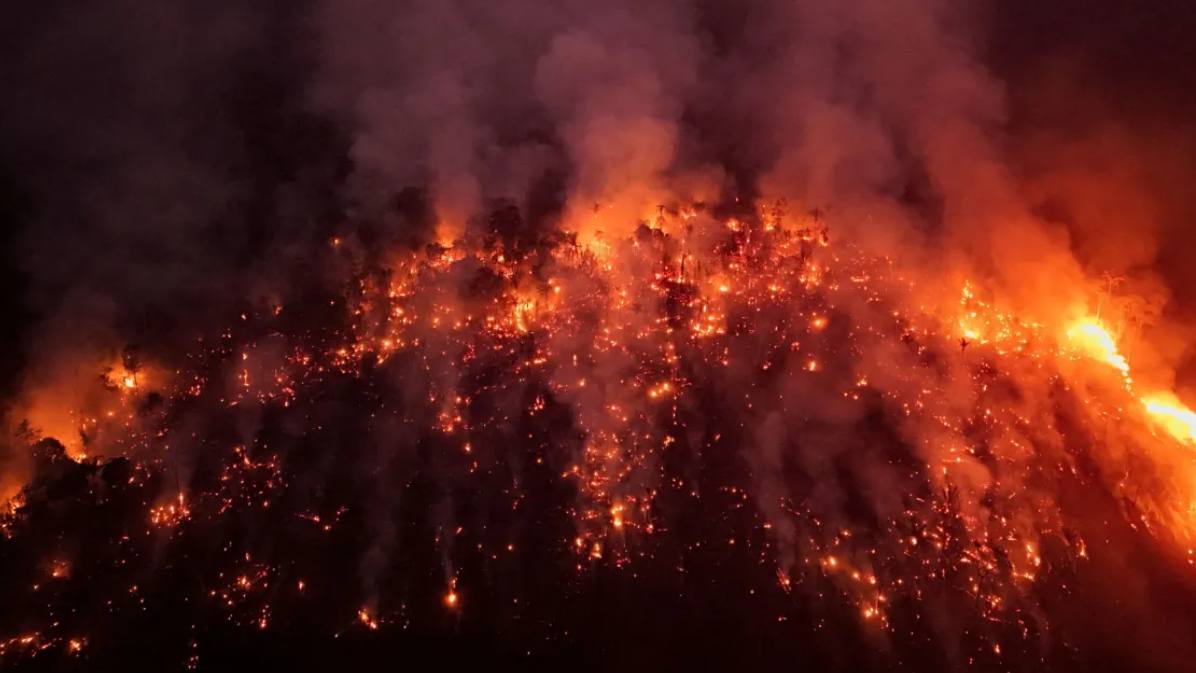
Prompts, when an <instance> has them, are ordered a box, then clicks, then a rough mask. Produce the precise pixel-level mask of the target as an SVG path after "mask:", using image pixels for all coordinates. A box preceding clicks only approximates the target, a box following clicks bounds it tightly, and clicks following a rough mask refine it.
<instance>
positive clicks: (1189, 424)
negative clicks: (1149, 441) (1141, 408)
mask: <svg viewBox="0 0 1196 673" xmlns="http://www.w3.org/2000/svg"><path fill="white" fill-rule="evenodd" d="M1142 402H1143V404H1145V405H1146V410H1147V411H1149V412H1150V413H1151V414H1154V415H1155V417H1156V418H1157V419H1158V421H1159V423H1161V424H1162V426H1163V427H1164V428H1166V429H1167V431H1168V432H1170V433H1171V434H1172V435H1173V436H1175V438H1176V439H1179V440H1181V441H1188V442H1193V443H1196V412H1193V411H1192V410H1191V409H1189V408H1187V407H1186V406H1184V405H1183V404H1182V403H1180V402H1178V401H1165V400H1164V399H1162V398H1161V397H1153V398H1147V399H1143V400H1142Z"/></svg>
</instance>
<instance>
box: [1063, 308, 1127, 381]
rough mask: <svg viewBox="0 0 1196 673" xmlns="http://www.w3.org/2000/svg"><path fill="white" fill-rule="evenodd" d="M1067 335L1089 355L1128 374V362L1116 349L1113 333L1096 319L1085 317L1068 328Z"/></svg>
mask: <svg viewBox="0 0 1196 673" xmlns="http://www.w3.org/2000/svg"><path fill="white" fill-rule="evenodd" d="M1067 336H1068V338H1070V339H1072V340H1073V341H1074V342H1076V343H1077V344H1078V345H1079V346H1080V347H1081V348H1083V349H1084V350H1086V351H1087V352H1088V353H1089V354H1090V355H1092V356H1094V357H1097V358H1100V359H1102V360H1104V361H1105V362H1107V363H1108V364H1109V365H1111V366H1113V367H1114V368H1115V369H1117V370H1118V371H1120V372H1121V373H1122V374H1124V375H1126V376H1128V375H1129V372H1130V365H1129V362H1127V361H1126V359H1125V356H1123V355H1122V354H1121V353H1120V352H1119V351H1118V348H1117V342H1116V341H1115V340H1114V339H1113V335H1112V334H1109V331H1108V330H1106V329H1105V328H1104V327H1103V326H1101V324H1100V323H1098V322H1097V321H1096V320H1092V319H1086V320H1084V321H1082V322H1080V323H1079V324H1077V325H1076V326H1075V327H1072V328H1071V329H1070V330H1068V332H1067Z"/></svg>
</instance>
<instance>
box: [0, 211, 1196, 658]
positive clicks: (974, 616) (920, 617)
mask: <svg viewBox="0 0 1196 673" xmlns="http://www.w3.org/2000/svg"><path fill="white" fill-rule="evenodd" d="M738 212H739V216H738V217H730V216H727V215H725V214H722V213H717V214H716V212H715V211H714V210H713V209H707V208H706V207H705V206H704V205H702V204H697V205H685V206H684V207H677V208H663V207H662V208H661V209H660V211H659V213H658V214H657V215H656V216H655V217H653V218H648V219H645V220H643V221H642V222H641V223H640V224H639V225H638V228H636V229H634V230H633V231H632V233H631V234H630V235H624V236H615V235H607V234H605V233H602V232H596V233H595V234H594V235H593V236H592V239H591V240H590V241H589V242H587V243H585V244H581V243H579V242H578V237H577V236H576V235H572V234H568V233H562V232H560V231H556V230H549V231H535V230H534V229H532V228H528V227H526V226H522V225H520V224H519V222H518V218H519V217H520V214H519V211H518V210H515V209H511V208H505V209H499V210H497V211H496V212H495V214H494V215H493V216H492V217H490V218H489V219H487V220H485V221H483V222H479V223H477V224H476V226H471V228H470V232H471V233H470V234H468V235H467V236H466V237H465V238H463V239H462V240H458V241H455V242H454V243H453V245H452V246H444V245H441V244H438V243H431V244H428V245H426V246H421V247H411V246H410V245H403V244H401V243H389V242H385V241H378V240H372V239H369V237H364V236H362V235H360V234H358V233H355V232H346V233H345V234H343V235H342V236H340V237H336V238H333V239H331V240H330V241H328V244H327V245H326V246H325V247H324V249H323V252H322V253H320V257H321V258H322V259H321V260H320V261H319V262H318V265H317V266H318V267H319V268H321V269H324V270H326V273H324V272H321V273H317V274H312V277H311V278H310V279H309V282H308V284H307V285H306V286H305V289H302V290H300V291H297V292H296V293H295V294H294V296H292V297H290V298H289V299H288V300H287V301H286V302H272V301H264V302H260V303H259V304H258V305H255V306H249V305H247V306H245V307H243V310H238V311H237V312H236V313H234V314H231V315H229V316H228V321H227V324H226V325H224V326H223V327H221V328H219V329H215V330H212V331H211V332H209V333H206V334H204V335H203V336H202V337H201V338H199V339H198V340H197V341H196V342H195V343H193V344H192V345H191V346H190V347H189V348H187V349H185V350H183V351H181V352H182V353H184V355H183V356H179V355H177V354H172V353H166V352H163V353H156V352H155V351H154V350H153V348H152V346H151V345H150V344H145V345H142V346H140V347H134V348H128V349H126V350H125V351H124V352H123V353H120V354H117V355H115V356H114V357H113V358H112V360H111V361H110V362H109V363H108V364H106V365H104V366H103V367H102V368H100V369H99V370H98V371H95V372H89V373H85V379H86V380H87V381H94V383H92V384H87V383H85V384H83V385H82V386H81V387H82V389H83V390H84V391H85V392H84V393H80V394H79V395H77V396H76V397H75V398H74V399H75V400H77V402H76V404H74V405H71V404H62V405H60V407H73V408H71V409H70V410H69V411H63V410H62V409H61V408H60V409H59V411H60V412H61V413H59V417H63V418H66V419H68V420H66V421H62V422H63V423H64V424H66V425H72V424H73V425H75V426H76V427H75V433H74V434H73V435H70V436H68V435H63V434H61V433H59V435H58V437H57V439H54V438H50V437H46V438H44V439H43V438H41V437H40V436H39V434H38V429H37V428H36V427H32V426H30V425H29V424H25V425H22V426H20V427H16V428H14V429H13V430H12V431H11V432H10V435H11V436H10V438H9V441H10V443H11V444H13V445H15V446H20V447H24V449H23V450H25V451H27V452H28V453H29V455H31V462H32V468H31V470H32V477H31V479H30V480H29V483H28V485H26V486H25V487H24V489H23V490H22V491H21V493H20V494H19V495H18V496H17V497H16V498H15V499H14V500H13V502H12V504H11V505H10V512H9V513H8V514H7V515H6V516H5V518H4V520H3V538H2V539H0V558H2V559H3V563H4V567H5V581H6V583H7V586H6V595H8V596H12V602H11V603H10V602H8V601H6V605H8V606H11V607H12V608H13V609H9V610H6V611H5V616H4V617H3V618H2V621H0V627H2V628H3V635H4V638H5V640H4V642H3V645H2V647H3V649H2V650H0V656H3V657H4V658H5V660H6V661H23V662H26V663H29V662H33V661H37V660H43V661H44V660H45V657H51V658H53V657H58V656H62V655H67V656H70V655H78V656H80V657H84V660H86V657H87V656H89V652H93V651H94V652H98V653H100V654H102V653H104V652H105V649H104V648H106V647H107V648H111V647H116V646H117V645H115V643H119V642H122V641H121V640H120V637H119V636H118V634H119V633H120V629H121V628H129V625H131V624H138V623H142V622H140V621H139V620H143V619H148V618H149V617H146V616H145V615H147V614H148V615H157V616H158V617H156V618H157V619H162V620H168V621H169V620H174V622H178V624H177V625H176V626H177V628H174V629H173V630H170V629H166V630H165V633H166V635H164V636H163V643H164V644H163V645H162V648H163V651H164V652H165V654H163V655H162V656H163V657H164V659H163V660H166V661H176V663H177V662H182V661H187V662H189V663H190V664H191V665H192V666H196V665H198V664H199V662H201V661H202V660H203V652H204V643H205V642H207V641H208V640H209V639H215V638H216V637H217V636H216V635H215V634H218V633H224V631H223V630H227V629H230V628H233V629H251V630H256V631H264V632H273V631H278V630H281V631H282V632H284V633H315V634H320V637H333V636H335V637H338V638H339V637H341V636H344V637H347V638H353V637H361V634H362V633H363V632H365V633H368V632H372V631H390V632H395V631H401V630H408V629H411V630H414V631H416V632H424V631H426V630H428V629H432V630H433V631H435V630H437V629H441V630H443V629H449V630H453V629H462V628H465V629H470V628H475V629H476V628H482V627H481V626H480V625H486V626H485V628H488V629H491V630H494V631H496V632H500V633H502V634H504V637H505V638H507V639H508V640H509V642H511V643H518V644H519V645H518V647H516V646H512V647H513V648H515V649H523V647H524V645H526V647H527V648H528V650H529V652H530V651H532V650H537V651H539V650H542V649H545V648H547V649H551V648H552V647H565V646H567V645H568V643H570V642H574V643H576V642H577V641H576V639H577V638H578V637H579V636H578V635H572V636H571V635H570V633H573V634H577V633H578V632H579V631H581V632H584V630H585V626H584V625H585V624H586V619H587V617H584V616H582V615H584V614H585V611H586V610H587V608H585V607H583V606H587V605H588V606H593V605H595V604H601V601H596V599H595V593H594V592H596V591H599V592H600V591H602V589H601V588H602V587H609V586H611V585H610V584H609V583H610V582H614V581H636V580H637V579H639V578H643V581H644V582H645V583H646V584H645V585H646V586H647V585H648V584H647V583H648V582H649V581H650V582H651V584H650V586H653V587H655V589H654V590H660V588H661V587H670V588H676V589H677V592H678V594H679V595H685V594H686V592H687V591H690V592H692V591H694V589H693V588H692V586H691V585H693V584H699V585H700V584H701V583H703V582H712V581H713V582H716V583H717V582H719V581H721V582H731V583H734V584H736V586H740V584H742V586H743V588H744V589H747V591H749V592H750V594H749V595H750V596H753V597H754V596H756V595H757V593H758V594H759V598H758V599H756V598H753V599H752V600H755V601H758V604H753V610H757V611H758V614H759V615H763V617H764V618H765V619H766V620H767V621H768V622H770V623H771V624H772V626H771V627H770V628H788V622H789V620H791V619H792V620H794V621H795V622H798V623H799V624H800V625H801V627H802V628H806V627H809V628H813V629H814V630H815V631H817V630H820V629H828V630H830V631H832V632H839V633H850V634H853V635H852V636H851V637H852V638H857V639H859V640H860V641H861V642H863V643H866V647H865V648H863V650H862V651H863V652H864V654H860V655H858V656H860V657H863V659H861V660H860V661H870V662H871V663H872V664H874V665H880V666H887V665H899V664H902V663H903V662H904V664H907V665H914V666H941V665H946V666H956V665H963V664H965V663H970V664H974V665H980V666H984V667H987V668H993V669H994V670H996V669H1001V670H1006V669H1016V668H1019V667H1036V666H1041V665H1043V664H1044V663H1050V664H1058V663H1060V662H1066V661H1067V660H1068V657H1070V656H1071V654H1070V652H1071V649H1070V645H1069V644H1068V637H1067V635H1066V634H1063V635H1058V634H1056V633H1055V632H1054V630H1053V629H1055V628H1056V627H1055V625H1054V624H1053V622H1052V618H1051V611H1052V610H1061V609H1063V608H1060V607H1059V606H1061V605H1062V606H1067V605H1069V601H1072V600H1074V599H1073V598H1070V596H1071V591H1070V590H1069V589H1068V586H1069V585H1074V583H1075V577H1076V576H1077V573H1080V572H1082V567H1083V565H1084V564H1085V563H1086V562H1087V561H1086V560H1087V558H1088V556H1089V553H1090V552H1089V545H1090V542H1089V539H1088V538H1089V535H1088V533H1087V531H1090V530H1094V531H1096V530H1102V529H1101V528H1100V525H1098V524H1096V523H1094V522H1095V521H1098V520H1103V521H1104V524H1101V525H1108V524H1107V522H1108V519H1109V518H1110V517H1112V518H1114V519H1116V520H1120V521H1123V522H1128V525H1129V526H1131V527H1136V528H1139V529H1141V530H1142V531H1144V532H1150V533H1152V534H1153V535H1155V536H1156V537H1157V538H1159V539H1160V540H1161V541H1163V543H1164V544H1165V545H1166V546H1167V548H1168V549H1172V550H1175V553H1176V555H1177V556H1182V554H1183V553H1184V550H1185V549H1186V547H1185V546H1184V545H1187V544H1189V542H1188V540H1189V539H1190V538H1189V535H1190V525H1191V519H1190V513H1189V512H1190V507H1191V499H1192V496H1193V493H1194V492H1196V491H1194V486H1196V485H1194V483H1193V475H1194V471H1193V470H1192V453H1191V451H1192V445H1191V443H1190V439H1191V438H1190V436H1189V435H1188V433H1190V432H1192V428H1191V426H1190V422H1189V424H1187V425H1186V424H1185V420H1184V419H1185V418H1188V416H1186V415H1185V414H1189V412H1186V411H1185V410H1184V409H1183V408H1182V407H1178V406H1174V405H1166V404H1164V402H1163V401H1162V399H1161V398H1160V399H1154V398H1151V399H1150V400H1143V399H1140V398H1141V395H1142V393H1141V392H1139V391H1137V390H1136V388H1135V385H1136V384H1135V383H1134V381H1133V379H1132V378H1131V377H1130V374H1129V368H1128V365H1127V364H1126V360H1125V359H1124V357H1122V356H1121V355H1120V354H1119V353H1118V350H1117V345H1116V343H1115V341H1114V340H1113V338H1112V336H1110V334H1109V332H1107V331H1106V330H1105V328H1103V327H1102V326H1101V323H1100V322H1098V321H1096V320H1094V319H1081V320H1080V321H1079V322H1078V323H1075V324H1073V325H1071V329H1070V330H1065V331H1060V330H1056V329H1055V328H1054V327H1051V326H1047V325H1043V324H1038V323H1034V322H1028V321H1023V320H1019V319H1018V318H1017V317H1015V316H1013V315H1011V314H1008V313H1004V312H1002V311H1000V310H999V309H998V308H996V306H995V305H994V304H993V303H991V302H990V301H989V300H988V299H986V298H985V297H983V296H982V293H981V292H980V291H979V290H978V289H976V287H974V286H973V285H972V284H971V283H969V282H967V281H966V280H961V281H960V283H959V284H958V286H955V287H946V288H944V287H942V286H939V287H935V288H933V290H932V291H928V290H927V289H926V288H925V287H924V286H923V285H921V284H920V283H922V282H924V281H925V280H926V279H925V277H922V276H920V275H919V274H918V273H917V272H916V271H910V270H908V269H903V268H901V267H900V266H899V265H897V264H896V263H895V262H894V261H893V260H891V259H888V258H886V257H884V256H878V255H873V254H869V253H868V252H866V251H865V250H863V249H861V248H858V247H856V246H854V245H853V244H851V243H850V242H840V241H837V240H833V239H832V233H833V232H831V231H830V230H829V229H828V228H827V226H826V224H825V223H824V221H823V216H822V214H821V213H817V212H815V213H813V214H812V215H804V216H801V217H791V216H787V215H786V213H785V208H784V207H783V206H782V205H780V204H778V205H777V206H774V207H772V208H770V209H767V210H766V212H760V213H755V212H750V211H748V210H744V209H742V208H739V209H738ZM512 218H514V220H515V221H514V222H513V223H512V222H511V219H512ZM595 218H598V214H597V213H596V214H595ZM504 222H505V223H506V224H504ZM367 241H368V242H367ZM927 297H934V298H935V299H934V300H929V299H926V298H927ZM64 414H65V415H64ZM1185 442H1187V443H1185ZM91 456H94V457H91ZM1096 534H1097V535H1104V534H1105V533H1096ZM1176 545H1178V546H1176ZM1187 553H1188V554H1190V552H1187ZM728 574H732V575H736V578H735V579H733V580H732V579H727V577H726V576H727V575H728ZM614 578H623V579H622V580H616V579H614ZM686 587H690V588H686ZM570 601H572V603H570ZM562 605H564V606H570V605H571V606H572V607H571V608H562V607H561V606H562ZM167 615H170V616H169V617H167ZM171 623H173V622H171ZM778 624H779V627H778V626H777V625H778ZM794 628H797V626H794ZM545 639H548V641H549V642H551V641H553V640H559V641H560V644H557V645H544V644H542V643H544V641H545ZM571 639H573V640H571ZM44 650H50V651H51V652H52V653H45V654H40V655H39V653H41V652H43V651H44ZM172 657H174V659H172ZM55 660H57V659H55ZM840 663H842V662H840ZM861 665H862V664H861Z"/></svg>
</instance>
